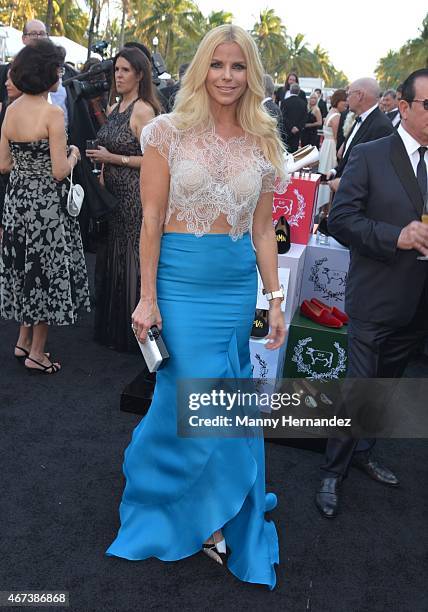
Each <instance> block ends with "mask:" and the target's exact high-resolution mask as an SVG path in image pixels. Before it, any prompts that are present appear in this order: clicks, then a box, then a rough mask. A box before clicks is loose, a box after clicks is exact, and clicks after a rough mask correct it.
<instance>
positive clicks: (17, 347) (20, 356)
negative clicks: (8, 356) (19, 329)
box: [14, 344, 51, 364]
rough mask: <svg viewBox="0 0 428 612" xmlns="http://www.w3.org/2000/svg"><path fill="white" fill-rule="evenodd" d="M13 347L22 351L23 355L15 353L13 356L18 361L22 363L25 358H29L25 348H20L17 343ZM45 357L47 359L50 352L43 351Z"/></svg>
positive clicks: (28, 352)
mask: <svg viewBox="0 0 428 612" xmlns="http://www.w3.org/2000/svg"><path fill="white" fill-rule="evenodd" d="M15 348H16V349H18V351H22V352H23V353H24V354H23V355H15V354H14V357H15V359H17V360H18V361H19V363H22V364H23V363H24V361H25V360H26V359H29V358H30V351H27V349H25V348H22V346H18V345H17V344H16V345H15ZM45 355H46V357H47V358H48V359H49V357H50V356H51V354H50V353H45Z"/></svg>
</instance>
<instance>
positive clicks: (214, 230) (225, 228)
mask: <svg viewBox="0 0 428 612" xmlns="http://www.w3.org/2000/svg"><path fill="white" fill-rule="evenodd" d="M230 229H231V226H230V224H229V223H228V222H227V219H226V216H225V215H223V214H221V215H219V216H218V217H217V219H215V221H213V222H212V223H211V227H210V229H209V230H208V231H207V232H205V233H206V234H229V232H230ZM163 231H164V234H168V233H169V232H176V233H179V234H189V233H193V232H189V230H188V228H187V223H186V221H185V220H183V221H179V220H178V219H177V218H176V216H175V215H171V218H170V219H169V221H168V223H167V224H165V225H164V228H163Z"/></svg>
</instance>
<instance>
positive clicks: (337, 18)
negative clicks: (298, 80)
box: [196, 0, 428, 80]
mask: <svg viewBox="0 0 428 612" xmlns="http://www.w3.org/2000/svg"><path fill="white" fill-rule="evenodd" d="M196 4H197V5H198V6H199V9H200V10H201V11H202V13H203V14H204V15H207V14H208V13H210V12H211V11H213V10H216V11H218V10H228V11H230V12H231V13H233V15H234V18H235V19H234V23H236V24H238V25H240V26H242V27H244V28H245V29H247V30H248V29H251V28H252V27H253V25H254V23H255V22H256V21H257V20H258V16H259V14H260V11H261V10H263V9H265V8H271V9H274V10H275V13H276V14H277V15H278V16H279V17H281V19H282V21H283V23H284V25H285V26H286V28H287V33H288V34H289V35H290V36H295V35H296V34H298V33H299V32H301V33H302V34H305V40H306V42H307V43H308V45H309V46H310V47H311V48H313V47H315V46H316V44H317V43H320V45H321V47H323V48H324V49H325V50H326V51H328V53H329V56H330V59H331V61H332V62H333V64H334V65H335V67H336V68H337V69H338V70H343V72H344V73H345V74H346V75H347V76H348V77H349V78H350V79H351V80H354V79H357V78H359V77H370V76H374V70H375V68H376V65H377V62H378V60H379V59H380V58H381V57H383V56H384V55H386V54H387V52H388V51H389V50H390V49H393V50H394V51H395V50H398V49H399V48H400V47H401V46H402V45H403V44H404V43H405V42H406V41H407V40H408V39H409V38H416V37H417V36H419V28H420V27H421V26H422V21H423V19H424V17H425V15H426V14H427V12H428V2H427V0H407V1H406V2H400V3H396V2H393V1H392V0H389V2H387V1H386V0H383V1H382V0H359V1H358V2H355V3H354V4H353V5H351V4H350V3H348V2H346V1H345V2H341V3H340V2H339V3H335V4H333V3H329V2H324V1H322V0H305V1H302V0H300V2H299V1H298V2H295V1H294V2H290V3H289V4H288V3H286V2H284V0H268V2H266V0H234V2H231V3H230V5H228V4H227V3H226V4H225V3H224V2H223V1H222V0H196ZM226 7H227V8H226ZM300 76H305V75H304V74H302V75H300Z"/></svg>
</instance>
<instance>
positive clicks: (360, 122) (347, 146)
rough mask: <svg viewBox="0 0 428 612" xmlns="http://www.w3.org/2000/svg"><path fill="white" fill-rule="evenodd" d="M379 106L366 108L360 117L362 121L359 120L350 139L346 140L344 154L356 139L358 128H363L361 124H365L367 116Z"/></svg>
mask: <svg viewBox="0 0 428 612" xmlns="http://www.w3.org/2000/svg"><path fill="white" fill-rule="evenodd" d="M376 108H378V105H377V104H375V105H374V106H372V107H371V108H369V109H368V110H366V111H365V112H364V113H362V114H361V115H360V116H359V117H360V119H361V121H359V122H358V123H357V125H356V126H355V127H354V129H353V130H352V132H351V135H350V136H349V138H348V140H347V141H346V144H345V150H344V151H343V154H345V153H346V151H347V150H348V148H349V145H350V144H351V142H352V141H353V140H354V138H355V134H356V133H357V132H358V130H359V129H360V128H361V126H362V125H363V123H364V121H365V120H366V119H367V117H368V116H369V115H370V114H371V113H372V112H373V111H374V110H375V109H376Z"/></svg>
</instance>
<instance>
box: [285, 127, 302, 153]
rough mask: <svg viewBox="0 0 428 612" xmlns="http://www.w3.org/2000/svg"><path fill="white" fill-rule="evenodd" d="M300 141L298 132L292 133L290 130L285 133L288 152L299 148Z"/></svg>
mask: <svg viewBox="0 0 428 612" xmlns="http://www.w3.org/2000/svg"><path fill="white" fill-rule="evenodd" d="M299 141H300V132H297V134H292V133H291V132H288V133H287V151H288V152H289V153H294V152H295V151H297V149H298V148H299Z"/></svg>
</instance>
